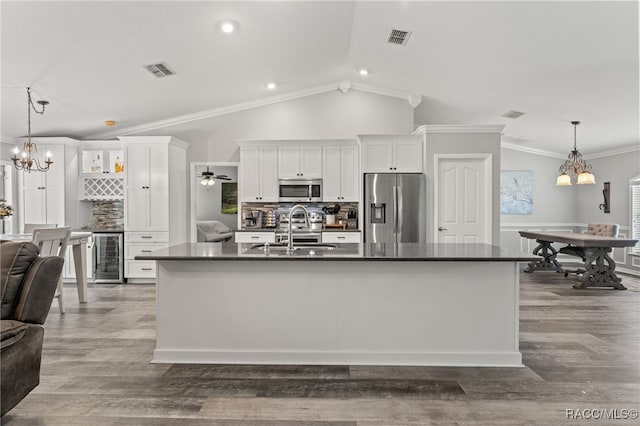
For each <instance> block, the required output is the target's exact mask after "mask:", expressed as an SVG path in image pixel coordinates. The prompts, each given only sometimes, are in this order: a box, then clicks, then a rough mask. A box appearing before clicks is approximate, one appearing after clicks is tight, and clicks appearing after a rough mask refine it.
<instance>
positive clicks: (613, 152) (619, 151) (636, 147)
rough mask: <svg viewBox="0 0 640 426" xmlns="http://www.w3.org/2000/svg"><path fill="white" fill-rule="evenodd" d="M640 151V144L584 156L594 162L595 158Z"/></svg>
mask: <svg viewBox="0 0 640 426" xmlns="http://www.w3.org/2000/svg"><path fill="white" fill-rule="evenodd" d="M636 151H640V144H635V145H627V146H623V147H620V148H613V149H607V150H604V151H598V152H594V153H592V154H589V155H583V158H584V159H585V160H593V159H594V158H602V157H610V156H612V155H620V154H628V153H630V152H636Z"/></svg>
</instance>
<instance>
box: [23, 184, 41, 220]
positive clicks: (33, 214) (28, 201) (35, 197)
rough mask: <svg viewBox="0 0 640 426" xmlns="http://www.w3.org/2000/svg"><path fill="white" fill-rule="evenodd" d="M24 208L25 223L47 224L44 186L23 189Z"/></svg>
mask: <svg viewBox="0 0 640 426" xmlns="http://www.w3.org/2000/svg"><path fill="white" fill-rule="evenodd" d="M22 206H23V208H22V218H23V219H22V220H23V223H47V216H46V203H45V190H44V187H43V186H40V187H25V188H23V190H22Z"/></svg>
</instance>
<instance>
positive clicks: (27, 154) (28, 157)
mask: <svg viewBox="0 0 640 426" xmlns="http://www.w3.org/2000/svg"><path fill="white" fill-rule="evenodd" d="M36 103H37V104H38V105H40V106H41V107H42V110H40V111H38V109H37V108H36V106H35V105H34V104H33V101H32V100H31V88H30V87H27V140H26V141H25V142H24V145H23V146H22V153H20V150H19V149H18V147H15V149H14V150H13V156H12V157H11V161H13V165H14V167H15V168H16V169H17V170H23V171H25V172H29V173H31V172H32V171H38V172H46V171H47V170H49V167H50V166H51V165H52V164H53V161H51V152H49V151H47V153H46V160H45V161H44V165H43V164H42V163H40V160H39V159H38V156H37V155H38V147H37V146H36V144H35V143H33V142H31V109H33V111H34V112H35V113H37V114H40V115H42V114H44V109H45V107H46V106H47V105H48V104H49V102H47V101H37V102H36ZM18 154H20V157H18Z"/></svg>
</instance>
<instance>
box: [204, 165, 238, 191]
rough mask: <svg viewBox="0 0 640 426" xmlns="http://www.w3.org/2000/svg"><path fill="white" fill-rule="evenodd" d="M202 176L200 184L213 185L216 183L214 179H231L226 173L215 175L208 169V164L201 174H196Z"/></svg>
mask: <svg viewBox="0 0 640 426" xmlns="http://www.w3.org/2000/svg"><path fill="white" fill-rule="evenodd" d="M198 177H199V178H202V180H201V181H200V185H202V186H213V185H215V184H216V179H218V180H231V178H230V177H229V176H227V175H216V174H215V173H213V172H212V171H210V170H209V166H207V170H205V171H203V172H202V174H201V175H199V176H198Z"/></svg>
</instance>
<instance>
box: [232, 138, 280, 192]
mask: <svg viewBox="0 0 640 426" xmlns="http://www.w3.org/2000/svg"><path fill="white" fill-rule="evenodd" d="M238 185H239V189H240V191H239V192H240V199H241V201H246V202H260V201H269V202H271V201H278V147H277V146H264V147H258V146H248V147H242V148H241V149H240V180H239V181H238Z"/></svg>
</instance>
